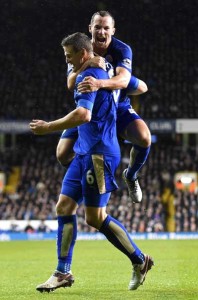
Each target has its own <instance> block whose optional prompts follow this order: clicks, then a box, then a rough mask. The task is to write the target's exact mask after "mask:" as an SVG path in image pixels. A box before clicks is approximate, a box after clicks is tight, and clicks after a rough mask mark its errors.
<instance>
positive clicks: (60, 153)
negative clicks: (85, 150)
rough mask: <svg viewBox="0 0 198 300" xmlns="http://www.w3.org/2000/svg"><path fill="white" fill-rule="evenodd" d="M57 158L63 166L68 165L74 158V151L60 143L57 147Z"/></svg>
mask: <svg viewBox="0 0 198 300" xmlns="http://www.w3.org/2000/svg"><path fill="white" fill-rule="evenodd" d="M56 158H57V160H58V162H59V163H60V164H61V165H62V166H67V165H69V164H70V162H71V161H72V160H73V158H74V153H73V152H72V153H68V152H67V150H65V149H64V148H63V147H60V146H59V145H58V146H57V148H56Z"/></svg>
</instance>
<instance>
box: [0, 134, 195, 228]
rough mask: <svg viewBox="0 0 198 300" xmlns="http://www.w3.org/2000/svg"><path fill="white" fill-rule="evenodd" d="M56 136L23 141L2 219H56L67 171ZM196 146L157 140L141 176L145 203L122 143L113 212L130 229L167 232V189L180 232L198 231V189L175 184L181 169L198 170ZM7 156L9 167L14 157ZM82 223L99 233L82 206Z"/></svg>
mask: <svg viewBox="0 0 198 300" xmlns="http://www.w3.org/2000/svg"><path fill="white" fill-rule="evenodd" d="M56 140H57V136H48V137H42V138H41V139H40V138H39V139H38V141H37V138H36V137H34V141H33V142H32V143H31V144H30V142H28V144H29V146H28V148H27V147H26V146H24V144H23V146H19V148H18V152H19V153H18V156H20V157H21V166H20V169H21V176H20V183H19V185H18V188H17V190H16V192H15V193H11V194H6V193H2V194H0V219H1V220H55V219H56V214H55V205H56V203H57V200H58V196H59V192H60V187H61V182H62V178H63V176H64V173H65V169H64V168H63V167H62V166H61V165H60V164H59V163H58V162H57V160H56V157H55V147H56ZM41 141H42V142H41ZM27 149H28V151H27ZM195 150H196V149H195V148H194V147H190V148H189V149H186V150H185V151H184V150H182V148H181V146H176V145H171V144H170V145H167V144H166V143H164V144H163V143H157V144H153V145H152V150H151V153H150V156H149V159H148V161H147V163H146V164H145V166H144V167H143V169H142V171H141V173H140V174H139V176H140V179H139V180H140V184H141V188H142V191H143V200H142V203H140V204H132V203H131V201H130V200H129V199H128V191H127V188H126V186H125V184H124V182H123V180H122V171H123V170H124V169H125V168H126V166H127V164H128V155H129V151H130V145H129V144H124V143H122V144H121V151H122V161H121V163H120V166H119V168H118V170H117V173H116V179H117V183H118V186H119V188H118V189H117V190H116V191H114V192H113V193H112V195H111V199H110V202H109V205H108V211H109V213H110V214H111V215H112V216H114V217H115V218H116V219H119V220H120V221H122V223H123V224H124V225H125V226H126V227H127V230H128V231H129V232H163V231H168V228H167V224H166V219H167V214H169V212H168V211H167V208H166V205H164V202H163V193H164V190H165V188H168V189H169V190H170V192H171V194H172V196H173V199H174V200H173V201H174V203H173V205H174V209H175V213H174V220H175V230H176V232H180V231H186V232H188V231H197V230H198V228H197V218H198V215H197V213H198V211H197V205H198V203H197V191H193V192H187V191H180V190H176V189H175V187H174V184H173V182H174V174H175V173H176V172H177V171H186V170H190V171H197V169H198V158H197V156H196V153H195ZM10 154H11V153H10ZM192 157H194V159H193V160H192ZM7 159H8V161H7V164H8V165H9V157H7ZM0 161H1V160H0ZM4 165H5V160H4ZM78 227H79V231H83V232H88V231H94V229H93V228H91V227H89V226H88V225H86V223H85V220H84V207H83V205H81V206H80V207H79V209H78Z"/></svg>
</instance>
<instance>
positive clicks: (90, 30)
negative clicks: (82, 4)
mask: <svg viewBox="0 0 198 300" xmlns="http://www.w3.org/2000/svg"><path fill="white" fill-rule="evenodd" d="M89 33H91V24H89Z"/></svg>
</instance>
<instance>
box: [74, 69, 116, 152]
mask: <svg viewBox="0 0 198 300" xmlns="http://www.w3.org/2000/svg"><path fill="white" fill-rule="evenodd" d="M86 76H93V77H94V78H97V79H108V78H109V76H108V73H107V72H105V71H104V70H102V69H100V68H88V69H86V70H85V71H84V72H82V73H81V74H80V77H79V78H78V79H77V82H76V84H78V83H79V82H80V81H82V80H83V79H84V77H86ZM81 98H83V99H84V100H86V101H91V102H92V103H93V109H92V118H91V121H90V122H88V123H85V124H83V125H80V126H79V127H78V132H79V138H78V140H77V142H76V144H75V146H74V151H75V152H76V153H78V154H86V153H106V154H110V155H117V154H119V153H120V149H119V144H118V140H117V135H116V119H117V104H116V103H115V98H114V93H113V92H112V91H110V90H104V89H99V90H98V91H96V92H92V93H85V94H80V93H78V92H76V94H75V99H76V102H78V99H81Z"/></svg>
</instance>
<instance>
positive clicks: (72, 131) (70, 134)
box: [60, 127, 78, 140]
mask: <svg viewBox="0 0 198 300" xmlns="http://www.w3.org/2000/svg"><path fill="white" fill-rule="evenodd" d="M60 138H61V139H74V140H76V139H77V138H78V128H77V127H74V128H69V129H66V130H64V131H63V132H62V134H61V137H60Z"/></svg>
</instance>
